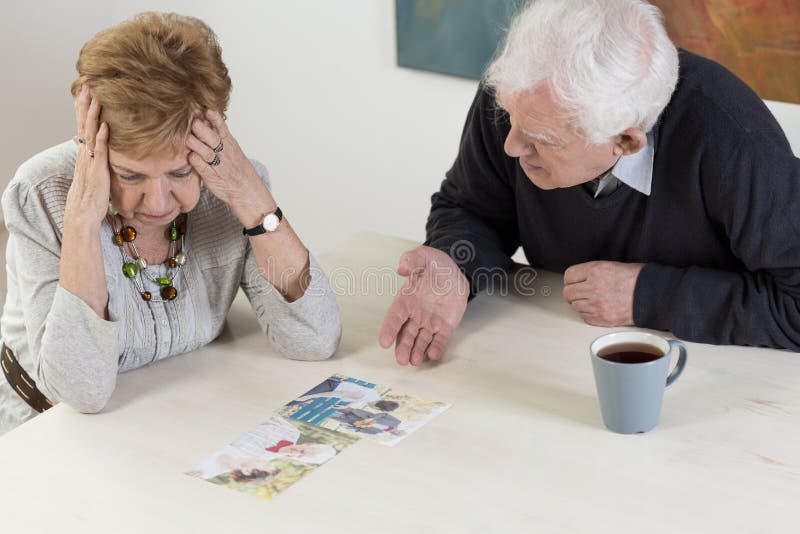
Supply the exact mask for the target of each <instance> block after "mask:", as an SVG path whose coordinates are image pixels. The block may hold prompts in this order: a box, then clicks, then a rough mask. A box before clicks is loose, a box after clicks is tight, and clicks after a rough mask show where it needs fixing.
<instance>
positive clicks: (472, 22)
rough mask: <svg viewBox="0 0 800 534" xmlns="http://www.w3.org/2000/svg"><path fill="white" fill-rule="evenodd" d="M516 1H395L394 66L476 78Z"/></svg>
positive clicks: (518, 1) (492, 54)
mask: <svg viewBox="0 0 800 534" xmlns="http://www.w3.org/2000/svg"><path fill="white" fill-rule="evenodd" d="M521 4H522V1H521V0H396V5H395V9H396V16H397V19H396V20H397V64H398V65H400V66H402V67H411V68H415V69H421V70H427V71H432V72H439V73H443V74H451V75H453V76H460V77H463V78H472V79H476V80H477V79H480V77H481V75H482V74H483V71H484V70H485V69H486V66H487V65H488V64H489V62H490V61H491V59H492V57H493V56H494V54H495V50H496V49H497V46H498V43H500V42H501V41H502V39H503V37H504V36H505V32H506V30H507V29H508V24H509V22H510V20H511V17H512V15H513V13H514V12H515V10H516V8H517V7H518V6H519V5H521Z"/></svg>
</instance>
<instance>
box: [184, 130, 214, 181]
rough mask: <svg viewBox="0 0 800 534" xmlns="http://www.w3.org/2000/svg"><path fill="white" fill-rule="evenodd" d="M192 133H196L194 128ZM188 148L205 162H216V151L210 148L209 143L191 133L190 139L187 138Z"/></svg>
mask: <svg viewBox="0 0 800 534" xmlns="http://www.w3.org/2000/svg"><path fill="white" fill-rule="evenodd" d="M195 122H196V121H195ZM192 131H194V128H192ZM186 147H187V148H188V149H189V150H191V151H192V152H194V153H195V154H197V155H198V156H200V157H201V158H203V161H204V162H209V161H213V160H214V150H213V149H212V148H211V147H210V146H208V143H205V142H203V141H201V140H200V139H198V138H197V137H196V136H195V134H193V133H190V134H189V137H187V138H186ZM198 170H199V169H198Z"/></svg>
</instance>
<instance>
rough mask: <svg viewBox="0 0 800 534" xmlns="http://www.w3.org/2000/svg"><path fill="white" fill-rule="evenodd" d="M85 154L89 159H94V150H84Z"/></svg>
mask: <svg viewBox="0 0 800 534" xmlns="http://www.w3.org/2000/svg"><path fill="white" fill-rule="evenodd" d="M86 152H88V153H89V157H90V158H94V150H90V149H89V148H87V149H86Z"/></svg>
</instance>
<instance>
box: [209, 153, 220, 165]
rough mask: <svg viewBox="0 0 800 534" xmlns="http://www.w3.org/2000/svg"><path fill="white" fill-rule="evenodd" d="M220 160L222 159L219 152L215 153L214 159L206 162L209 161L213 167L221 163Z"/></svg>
mask: <svg viewBox="0 0 800 534" xmlns="http://www.w3.org/2000/svg"><path fill="white" fill-rule="evenodd" d="M219 162H220V159H219V155H217V154H214V159H212V160H211V161H206V163H208V164H209V165H210V166H211V167H216V166H217V165H219Z"/></svg>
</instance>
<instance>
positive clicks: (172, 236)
mask: <svg viewBox="0 0 800 534" xmlns="http://www.w3.org/2000/svg"><path fill="white" fill-rule="evenodd" d="M180 235H181V234H180V232H179V231H178V228H177V227H176V226H172V227H171V228H170V229H169V233H168V234H167V237H169V240H170V241H177V240H178V238H179V237H180Z"/></svg>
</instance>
